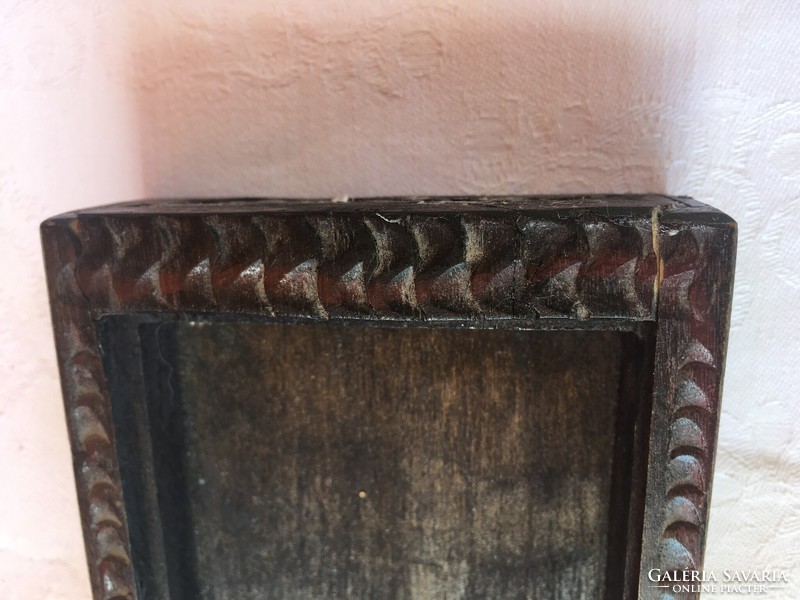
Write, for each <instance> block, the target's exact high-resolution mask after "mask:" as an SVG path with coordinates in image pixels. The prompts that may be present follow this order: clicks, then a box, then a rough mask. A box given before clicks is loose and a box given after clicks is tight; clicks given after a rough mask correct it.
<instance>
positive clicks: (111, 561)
mask: <svg viewBox="0 0 800 600" xmlns="http://www.w3.org/2000/svg"><path fill="white" fill-rule="evenodd" d="M74 267H75V265H74V264H67V265H66V266H64V267H63V269H62V270H61V272H60V274H59V276H58V280H59V285H61V286H63V287H62V289H64V290H69V291H70V294H71V295H72V297H73V298H75V297H80V291H79V289H78V282H77V280H76V278H75V268H74ZM62 308H63V309H64V310H65V311H69V312H70V323H69V331H68V332H67V335H66V336H64V337H63V339H65V340H66V341H67V342H68V346H67V347H66V357H65V361H64V363H63V365H64V371H65V373H66V374H67V376H68V381H69V384H68V385H66V386H65V388H64V389H65V396H66V401H67V406H68V410H69V413H68V414H69V417H70V419H69V421H70V427H71V430H72V438H73V440H74V442H75V448H76V451H75V454H76V458H77V459H78V460H79V461H80V464H79V468H78V469H77V478H78V485H79V487H80V488H81V494H80V496H81V497H82V499H83V500H84V502H85V503H86V504H87V506H86V507H85V510H86V511H87V512H88V516H89V523H88V527H89V528H90V533H89V535H90V537H89V538H88V539H91V540H93V543H91V545H90V557H91V560H92V564H91V565H90V566H91V567H92V571H93V578H94V580H95V587H96V589H100V590H101V593H102V596H101V597H102V598H103V599H104V600H133V598H134V597H135V596H134V593H135V592H134V586H133V572H132V567H131V559H130V556H129V554H128V542H127V532H126V526H125V522H124V518H123V516H122V515H123V513H122V491H121V489H120V486H119V480H118V477H117V476H116V474H115V466H114V465H115V464H116V458H115V453H114V450H113V447H112V440H111V438H110V436H109V433H108V432H109V431H110V423H109V419H110V415H108V414H106V410H107V408H106V407H107V403H106V401H105V392H104V391H103V390H102V389H101V387H100V382H101V381H103V378H102V377H103V376H102V362H101V358H100V356H99V354H98V352H97V342H96V339H94V335H95V334H94V324H93V323H92V322H91V318H90V315H89V313H88V312H87V311H85V310H76V309H74V308H73V307H71V306H69V305H66V304H65V305H64V306H63V307H62ZM87 321H88V322H87Z"/></svg>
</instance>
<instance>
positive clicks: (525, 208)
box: [42, 196, 736, 600]
mask: <svg viewBox="0 0 800 600" xmlns="http://www.w3.org/2000/svg"><path fill="white" fill-rule="evenodd" d="M42 238H43V244H44V251H45V257H46V265H47V276H48V284H49V289H50V298H51V306H52V313H53V322H54V328H55V337H56V345H57V351H58V360H59V365H60V370H61V381H62V387H63V392H64V399H65V404H66V411H67V418H68V422H69V433H70V438H71V443H72V451H73V457H74V468H75V474H76V480H77V486H78V499H79V504H80V510H81V515H82V520H83V528H84V536H85V540H86V548H87V554H88V562H89V568H90V572H91V581H92V586H93V590H94V596H95V598H96V599H98V600H100V599H104V600H114V599H123V598H125V599H133V598H140V599H141V596H139V595H137V590H136V586H135V584H134V581H135V574H134V573H133V567H132V563H131V558H130V547H129V541H128V530H127V525H126V510H125V505H124V502H123V497H122V491H121V482H120V475H119V468H118V456H117V451H116V447H115V441H114V440H115V436H114V427H113V422H112V418H111V415H110V400H109V392H108V388H107V381H106V376H105V373H104V367H103V363H102V359H101V350H100V347H99V344H98V339H97V333H96V330H95V321H96V319H98V318H99V317H101V316H104V315H109V314H125V313H181V312H190V313H197V312H201V313H202V312H210V313H214V314H245V315H259V316H263V317H268V318H296V319H310V320H330V319H345V320H356V321H359V320H372V321H387V322H397V321H401V322H405V323H420V324H425V323H427V324H437V323H438V324H444V325H448V324H452V325H457V324H463V323H467V324H469V323H475V322H476V321H480V322H481V323H482V324H484V325H488V326H491V325H492V323H495V322H496V323H501V322H506V323H508V322H509V321H514V320H519V321H520V322H522V321H528V322H531V321H539V322H542V323H545V322H562V323H563V322H566V321H565V320H567V321H569V322H576V323H578V322H593V321H595V322H597V323H600V324H602V323H610V324H613V323H614V322H618V320H626V321H649V322H655V331H656V334H655V338H656V340H655V349H654V352H655V361H654V363H655V372H654V375H653V377H654V379H653V393H652V412H651V415H650V427H649V456H647V457H645V458H644V459H643V460H645V461H646V465H645V467H644V468H645V469H646V493H645V505H644V509H643V510H644V514H643V526H642V532H641V548H640V553H639V554H638V555H637V556H628V558H627V560H628V561H629V565H630V568H631V569H638V582H639V583H638V589H633V588H635V587H636V584H635V579H636V576H632V577H631V579H632V580H633V581H634V583H633V584H632V585H629V586H628V589H627V591H626V595H627V596H628V597H630V598H633V597H641V598H659V599H662V600H666V599H667V598H672V597H673V596H672V595H670V593H669V592H666V591H663V590H661V589H658V588H655V587H653V584H652V582H651V581H650V580H649V579H648V572H649V571H650V570H651V569H654V568H658V569H661V570H682V569H693V568H698V569H699V568H700V567H701V564H702V559H703V550H704V540H705V532H706V524H707V518H708V503H709V494H710V485H711V475H712V471H713V464H714V449H715V445H716V438H717V424H718V418H719V398H720V392H721V385H722V374H723V365H724V355H725V344H726V336H727V328H728V321H729V312H730V301H731V288H732V279H733V277H732V274H733V263H734V254H735V244H736V230H735V223H734V222H733V221H732V220H731V219H730V218H729V217H727V216H726V215H724V214H722V213H720V212H718V211H716V210H714V209H712V208H710V207H707V206H705V205H702V204H700V203H697V202H695V201H693V200H690V199H687V198H670V197H664V196H604V197H600V196H592V197H555V198H553V197H550V198H543V197H538V198H520V197H513V198H473V199H466V198H452V199H439V198H425V199H423V198H411V199H371V200H353V201H348V202H337V201H281V200H228V201H203V200H200V201H183V202H181V201H173V202H161V203H158V202H156V203H148V202H141V203H130V204H121V205H115V206H110V207H105V208H98V209H92V210H86V211H80V212H77V213H70V214H65V215H61V216H59V217H55V218H53V219H50V220H48V221H46V222H45V223H43V224H42ZM678 597H685V598H693V597H696V595H695V594H691V593H690V594H685V595H675V598H678Z"/></svg>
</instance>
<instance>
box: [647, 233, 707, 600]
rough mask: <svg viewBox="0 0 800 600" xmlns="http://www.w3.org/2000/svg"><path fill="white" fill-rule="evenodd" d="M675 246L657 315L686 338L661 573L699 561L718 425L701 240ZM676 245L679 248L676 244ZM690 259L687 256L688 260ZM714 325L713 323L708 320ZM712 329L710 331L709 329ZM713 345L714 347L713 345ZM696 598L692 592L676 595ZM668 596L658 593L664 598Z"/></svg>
mask: <svg viewBox="0 0 800 600" xmlns="http://www.w3.org/2000/svg"><path fill="white" fill-rule="evenodd" d="M681 236H682V239H680V240H678V239H676V241H675V247H676V248H678V247H682V248H683V252H684V254H682V255H681V258H680V260H681V261H683V262H682V263H681V262H679V263H678V264H679V269H682V270H679V271H678V272H676V273H673V274H670V275H668V276H667V277H666V278H665V279H664V280H663V281H662V285H661V300H660V302H661V304H662V308H661V309H660V313H661V312H663V314H664V315H665V316H666V317H667V318H668V319H675V322H677V323H682V324H683V325H682V327H683V331H686V332H688V335H682V336H679V335H676V336H675V339H682V340H683V342H682V344H683V347H682V348H681V347H679V348H677V349H676V351H675V356H676V358H677V365H676V369H675V371H674V372H673V375H672V381H670V382H669V383H668V385H669V386H670V389H671V404H670V407H669V410H670V411H671V420H670V425H669V443H668V447H667V451H668V455H667V456H666V457H665V458H664V459H665V461H666V463H665V472H664V473H665V475H664V481H665V497H664V505H663V514H662V521H661V523H662V525H661V528H662V535H661V544H662V545H661V548H660V551H659V561H660V564H659V567H660V568H661V569H662V570H677V571H681V570H687V569H695V568H696V566H697V565H699V564H700V563H701V562H702V546H703V538H704V535H705V531H704V528H705V523H706V515H707V510H708V506H707V504H708V491H709V489H708V486H709V480H710V477H711V464H712V463H711V457H710V454H709V453H710V450H711V447H710V446H709V443H713V437H712V436H713V435H714V434H713V431H709V427H711V426H713V424H714V423H715V422H716V421H715V418H714V417H713V415H712V411H713V410H716V408H715V407H716V404H717V403H716V397H714V396H712V395H711V394H716V393H717V392H716V387H715V384H714V382H715V381H716V379H717V375H718V374H717V373H716V371H717V363H718V360H717V359H716V357H715V355H714V352H712V350H710V349H709V347H708V346H707V345H706V343H704V342H703V341H701V339H702V340H705V339H709V337H708V336H709V331H710V330H709V329H708V328H707V327H706V325H705V323H706V322H707V320H708V319H709V314H708V313H709V311H710V309H711V308H710V306H708V305H707V303H708V298H709V297H710V295H709V294H708V293H707V292H706V291H705V289H704V288H702V287H700V286H706V285H709V277H708V275H707V273H706V272H705V269H707V265H706V264H704V263H703V262H702V261H699V262H698V261H695V260H693V259H692V258H691V257H692V254H691V250H686V249H687V248H689V249H691V248H695V249H696V250H697V251H699V247H700V242H698V241H697V240H696V238H695V237H694V236H695V234H694V233H693V232H691V231H687V230H683V231H680V232H679V233H678V235H677V236H675V237H676V238H680V237H681ZM679 241H680V244H679V243H678V242H679ZM687 256H688V258H687ZM712 321H713V319H712ZM711 331H713V330H711ZM712 347H713V346H712ZM679 596H680V597H681V598H684V597H686V598H689V597H691V598H694V597H695V594H694V593H693V592H692V593H687V594H683V593H682V594H679ZM665 597H670V598H672V596H667V595H662V596H661V598H662V599H664V598H665Z"/></svg>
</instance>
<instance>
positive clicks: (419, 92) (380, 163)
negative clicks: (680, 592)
mask: <svg viewBox="0 0 800 600" xmlns="http://www.w3.org/2000/svg"><path fill="white" fill-rule="evenodd" d="M799 33H800V3H798V2H797V1H796V0H772V1H770V2H759V1H756V0H751V1H745V0H730V1H723V0H695V1H689V0H676V1H673V2H664V1H663V0H639V1H637V2H623V1H614V0H593V1H591V2H585V1H578V0H541V1H539V2H528V1H524V0H517V1H513V0H497V1H493V2H488V1H487V2H477V1H475V0H460V1H458V0H441V1H437V0H428V1H423V0H413V1H406V2H400V1H387V2H374V1H372V0H331V1H322V0H317V1H311V0H276V1H274V2H262V1H259V0H241V1H239V2H227V1H222V0H220V1H218V2H213V1H211V0H203V1H200V0H175V1H171V2H159V1H157V0H141V1H140V2H137V3H127V2H126V3H123V2H107V1H103V0H71V1H59V2H56V1H55V0H42V1H38V2H31V1H28V0H9V1H6V2H3V3H2V4H0V136H1V138H0V139H2V142H0V202H1V203H2V204H1V205H0V206H2V209H3V216H4V219H3V221H2V223H0V240H2V253H3V254H2V256H3V259H4V260H3V263H2V265H3V269H4V272H3V281H4V283H3V284H2V286H0V298H2V306H3V308H4V311H5V318H4V319H3V320H2V321H0V339H2V349H1V350H0V352H1V354H0V381H2V386H3V394H2V398H1V399H0V482H3V485H2V486H0V517H1V518H0V597H2V598H5V599H7V600H15V599H22V598H39V599H49V598H52V599H62V598H64V599H81V598H88V597H89V591H88V583H87V578H86V574H85V567H84V558H83V549H82V544H81V538H80V530H79V527H78V515H77V511H76V508H75V500H74V489H73V484H72V475H71V473H70V461H69V454H68V447H67V442H66V436H65V428H64V418H63V413H62V410H61V407H60V392H59V389H58V384H57V379H56V378H57V374H56V366H55V360H54V353H53V349H52V341H51V334H50V331H49V317H48V313H47V303H46V296H45V290H44V278H43V274H42V269H41V259H40V252H39V246H38V239H37V236H38V233H37V230H36V227H37V224H38V222H39V221H40V220H42V219H43V218H45V217H47V216H49V215H50V214H52V213H55V212H58V211H61V210H66V209H71V208H75V207H79V206H87V205H91V204H98V203H107V202H112V201H117V200H124V199H128V198H133V197H140V196H167V195H169V196H176V195H178V196H209V195H234V194H235V195H248V194H250V195H252V194H257V195H287V196H334V195H338V194H349V195H365V194H376V195H380V194H392V195H396V194H422V193H426V194H428V193H437V194H454V193H458V194H461V193H464V194H484V193H486V194H488V193H492V194H494V193H553V192H606V191H613V192H643V191H659V192H667V193H672V194H686V195H691V196H694V197H696V198H698V199H700V200H703V201H706V202H709V203H711V204H713V205H715V206H717V207H719V208H722V209H723V210H725V211H727V212H729V213H730V214H731V215H733V216H734V217H735V218H737V219H738V220H739V223H740V226H741V233H740V246H739V259H738V265H737V284H736V299H735V305H734V316H733V329H732V334H731V341H730V352H729V360H728V368H727V376H726V386H725V395H724V402H723V404H724V410H723V417H722V425H721V430H720V448H719V456H718V460H717V470H716V478H715V489H714V499H713V506H712V517H711V528H710V536H709V542H708V557H707V567H708V568H714V569H720V570H721V569H724V568H730V569H770V570H772V569H785V570H787V571H788V572H789V573H790V575H792V576H793V582H792V583H791V584H790V585H789V586H787V587H786V588H785V589H784V591H783V592H779V593H778V592H776V593H773V594H771V595H770V596H769V597H770V598H787V599H795V598H800V494H798V492H799V491H800V490H798V484H800V403H798V402H797V400H796V397H795V389H796V387H797V383H798V379H797V376H796V374H795V369H796V367H797V362H798V346H799V345H800V340H799V337H800V336H799V332H798V328H797V318H796V312H797V308H798V306H800V274H798V273H800V271H798V269H797V264H798V262H799V261H800V243H799V242H798V237H799V236H798V232H797V226H798V219H797V214H798V210H800V169H798V167H800V68H798V67H799V66H800V44H798V41H797V38H798V34H799ZM10 482H13V483H10Z"/></svg>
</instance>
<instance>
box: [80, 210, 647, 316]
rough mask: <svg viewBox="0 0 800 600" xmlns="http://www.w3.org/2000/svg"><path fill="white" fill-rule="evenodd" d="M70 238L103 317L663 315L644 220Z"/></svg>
mask: <svg viewBox="0 0 800 600" xmlns="http://www.w3.org/2000/svg"><path fill="white" fill-rule="evenodd" d="M70 227H71V228H72V229H73V230H74V231H75V232H76V234H77V236H78V238H79V239H80V245H81V250H80V256H79V258H78V265H77V271H78V280H79V282H80V287H81V291H82V292H83V294H84V295H85V296H86V297H87V298H88V299H89V301H90V304H91V307H92V311H93V314H94V315H95V316H98V315H101V314H108V313H114V312H119V311H123V312H125V311H131V310H140V311H220V312H243V313H252V314H263V315H269V316H287V317H310V318H322V319H329V318H379V319H384V318H388V319H419V320H426V319H472V318H489V319H491V318H515V317H516V318H540V317H541V318H569V319H574V318H578V319H587V318H593V317H599V318H626V319H632V320H652V319H653V318H654V309H655V305H656V302H655V296H656V291H655V290H656V286H655V284H654V283H655V278H656V276H657V273H656V270H657V269H656V265H657V257H656V255H655V253H656V250H655V249H654V247H653V242H652V223H651V218H650V217H644V216H640V217H636V218H633V217H628V218H626V219H617V220H614V219H611V218H607V217H602V216H599V215H591V216H588V215H583V216H581V217H578V216H572V217H562V218H554V217H538V216H529V215H523V216H520V215H516V214H509V215H505V216H498V215H494V216H485V215H478V214H469V213H467V214H465V215H463V216H454V215H441V216H440V215H414V214H408V215H405V216H400V217H396V218H392V219H389V218H387V217H384V216H382V215H381V214H380V213H374V214H367V215H363V214H360V213H352V214H347V213H345V214H336V215H314V216H306V217H301V216H297V215H269V214H267V215H256V216H252V217H248V216H241V215H234V216H231V215H227V216H219V215H208V216H191V215H180V216H145V217H142V216H136V217H119V216H115V217H104V218H83V217H79V218H77V219H75V220H74V221H72V222H71V223H70ZM298 240H299V242H298Z"/></svg>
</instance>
